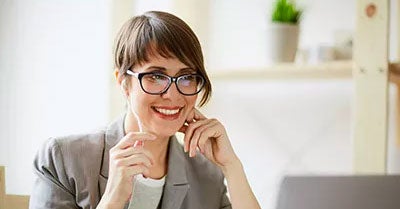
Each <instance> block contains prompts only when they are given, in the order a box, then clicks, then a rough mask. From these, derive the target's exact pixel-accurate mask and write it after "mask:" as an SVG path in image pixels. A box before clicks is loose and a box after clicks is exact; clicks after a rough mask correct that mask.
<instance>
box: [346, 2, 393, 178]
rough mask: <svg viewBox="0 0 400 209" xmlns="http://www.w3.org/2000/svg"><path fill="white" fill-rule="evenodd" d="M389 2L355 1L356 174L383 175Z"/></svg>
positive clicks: (385, 134) (354, 161)
mask: <svg viewBox="0 0 400 209" xmlns="http://www.w3.org/2000/svg"><path fill="white" fill-rule="evenodd" d="M388 29H389V0H358V2H357V23H356V34H355V38H354V68H353V76H354V81H355V113H354V129H353V130H354V132H353V140H354V142H353V144H354V159H353V163H354V171H355V173H380V174H384V173H386V161H387V111H388V71H389V65H388Z"/></svg>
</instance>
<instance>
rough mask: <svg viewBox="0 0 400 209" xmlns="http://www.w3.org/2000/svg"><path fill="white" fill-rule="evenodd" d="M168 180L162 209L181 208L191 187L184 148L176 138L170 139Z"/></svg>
mask: <svg viewBox="0 0 400 209" xmlns="http://www.w3.org/2000/svg"><path fill="white" fill-rule="evenodd" d="M168 154H169V159H168V173H167V180H166V184H165V187H164V193H163V198H162V204H161V208H162V209H178V208H181V205H182V202H183V200H184V199H185V197H186V194H187V192H188V190H189V189H190V185H189V184H188V180H187V177H186V164H185V163H186V160H185V156H184V154H185V153H184V152H183V147H182V146H181V145H180V144H179V142H178V141H177V139H176V137H175V136H172V137H171V138H170V143H169V152H168Z"/></svg>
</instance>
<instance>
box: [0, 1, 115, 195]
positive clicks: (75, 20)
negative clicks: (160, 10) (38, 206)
mask: <svg viewBox="0 0 400 209" xmlns="http://www.w3.org/2000/svg"><path fill="white" fill-rule="evenodd" d="M108 21H109V7H108V1H107V0H96V1H95V0H90V1H78V0H74V1H70V0H68V1H67V0H59V1H53V0H40V1H34V0H1V1H0V30H1V31H0V46H1V47H0V53H1V54H0V79H1V80H0V85H1V89H0V111H1V117H0V165H5V166H6V176H7V182H6V188H7V193H11V194H29V193H30V192H31V189H32V183H33V173H32V161H33V156H34V154H35V153H36V150H37V149H38V148H39V146H40V145H41V144H42V143H43V142H44V140H46V139H47V138H48V137H50V136H59V135H65V134H71V133H77V132H83V131H87V130H90V129H93V128H96V127H98V126H102V125H104V124H106V123H107V121H108V118H107V116H108V115H107V114H108V109H109V107H108V105H107V104H108V103H107V101H108V76H111V75H112V74H111V72H112V71H111V69H110V67H109V66H110V63H109V60H110V55H111V50H110V38H109V23H108ZM16 182H18V183H16Z"/></svg>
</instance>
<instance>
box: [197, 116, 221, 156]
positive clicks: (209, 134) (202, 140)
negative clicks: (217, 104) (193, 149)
mask: <svg viewBox="0 0 400 209" xmlns="http://www.w3.org/2000/svg"><path fill="white" fill-rule="evenodd" d="M218 123H219V122H218V121H217V120H215V119H212V120H211V122H210V123H209V124H207V125H206V126H207V128H206V130H204V131H202V132H201V134H200V137H199V140H198V143H197V146H198V147H199V149H200V151H201V153H203V154H204V153H205V148H206V147H205V146H206V143H207V141H209V140H210V138H213V137H216V133H217V128H218Z"/></svg>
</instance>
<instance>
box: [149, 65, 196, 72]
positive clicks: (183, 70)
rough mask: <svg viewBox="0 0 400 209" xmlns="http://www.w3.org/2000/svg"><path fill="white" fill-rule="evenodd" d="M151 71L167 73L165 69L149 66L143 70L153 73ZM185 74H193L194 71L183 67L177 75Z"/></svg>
mask: <svg viewBox="0 0 400 209" xmlns="http://www.w3.org/2000/svg"><path fill="white" fill-rule="evenodd" d="M153 70H159V71H164V72H165V71H167V69H166V68H165V67H161V66H149V67H147V68H146V69H145V71H153ZM185 72H190V73H195V72H196V71H195V70H194V69H193V68H191V67H184V68H181V69H179V73H185Z"/></svg>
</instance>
